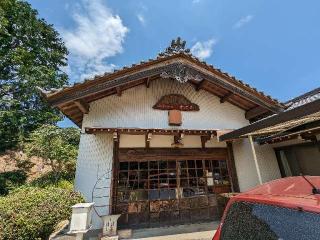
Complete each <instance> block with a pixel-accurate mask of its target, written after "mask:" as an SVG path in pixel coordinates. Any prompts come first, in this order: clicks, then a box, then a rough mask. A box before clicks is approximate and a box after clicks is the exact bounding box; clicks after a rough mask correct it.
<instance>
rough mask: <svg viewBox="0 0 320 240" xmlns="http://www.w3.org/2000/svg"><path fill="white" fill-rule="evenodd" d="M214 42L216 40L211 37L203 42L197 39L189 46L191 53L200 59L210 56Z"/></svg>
mask: <svg viewBox="0 0 320 240" xmlns="http://www.w3.org/2000/svg"><path fill="white" fill-rule="evenodd" d="M216 43H217V40H216V39H213V38H212V39H209V40H208V41H205V42H199V41H198V42H196V43H195V44H194V45H193V46H192V47H191V53H192V54H193V55H194V56H196V57H198V58H200V59H205V58H208V57H210V56H211V54H212V48H213V46H214V45H215V44H216Z"/></svg>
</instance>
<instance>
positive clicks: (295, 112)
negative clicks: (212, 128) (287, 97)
mask: <svg viewBox="0 0 320 240" xmlns="http://www.w3.org/2000/svg"><path fill="white" fill-rule="evenodd" d="M319 111H320V99H318V100H316V101H313V102H311V103H308V104H305V105H302V106H300V107H296V108H294V109H291V110H288V111H285V112H281V113H279V114H277V115H274V116H272V117H269V118H265V119H263V120H260V121H258V122H255V123H252V124H251V125H248V126H246V127H243V128H239V129H237V130H235V131H233V132H230V133H227V134H224V135H222V136H221V137H220V140H221V141H227V140H232V139H236V138H239V137H241V136H243V135H245V134H249V133H253V132H255V131H257V130H261V129H264V128H268V127H271V126H274V125H276V124H280V123H285V122H288V121H290V120H294V119H299V118H301V117H305V116H308V115H311V114H314V113H316V112H319Z"/></svg>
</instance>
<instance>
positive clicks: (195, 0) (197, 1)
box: [192, 0, 200, 4]
mask: <svg viewBox="0 0 320 240" xmlns="http://www.w3.org/2000/svg"><path fill="white" fill-rule="evenodd" d="M199 2H200V0H192V3H193V4H196V3H199Z"/></svg>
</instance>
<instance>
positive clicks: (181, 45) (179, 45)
mask: <svg viewBox="0 0 320 240" xmlns="http://www.w3.org/2000/svg"><path fill="white" fill-rule="evenodd" d="M181 52H183V53H190V49H189V48H186V41H185V40H182V39H181V38H180V37H177V39H173V40H172V41H171V44H170V46H169V47H167V48H166V49H165V51H164V52H161V53H159V56H168V55H172V54H176V53H181Z"/></svg>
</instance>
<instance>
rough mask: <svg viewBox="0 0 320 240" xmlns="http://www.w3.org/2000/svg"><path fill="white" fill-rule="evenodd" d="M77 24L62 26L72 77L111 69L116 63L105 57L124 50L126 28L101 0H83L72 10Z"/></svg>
mask: <svg viewBox="0 0 320 240" xmlns="http://www.w3.org/2000/svg"><path fill="white" fill-rule="evenodd" d="M73 20H74V21H75V24H76V27H75V28H74V29H72V30H63V31H62V35H63V38H64V41H65V42H66V46H67V48H68V50H69V52H70V54H69V65H70V66H69V73H70V74H71V79H74V80H80V79H83V78H87V77H91V76H93V75H95V74H102V73H104V72H107V71H111V70H112V69H113V68H114V67H115V65H113V64H110V63H107V62H106V59H107V58H108V57H112V56H115V55H117V54H119V53H121V52H122V51H123V47H122V45H123V42H124V38H125V36H126V34H127V32H128V31H129V29H128V28H127V27H126V26H124V25H123V23H122V20H121V18H120V17H119V16H118V15H114V14H113V13H112V11H111V9H109V8H108V7H107V6H105V5H104V4H103V3H102V2H101V0H84V1H83V2H82V5H81V8H79V9H78V10H77V11H76V12H75V13H74V14H73Z"/></svg>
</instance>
